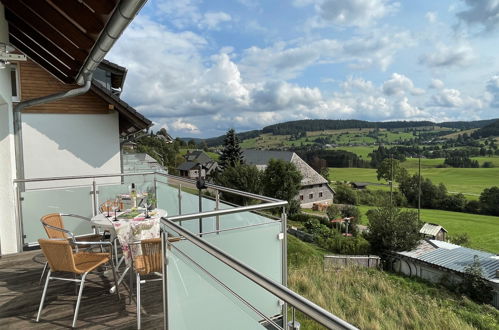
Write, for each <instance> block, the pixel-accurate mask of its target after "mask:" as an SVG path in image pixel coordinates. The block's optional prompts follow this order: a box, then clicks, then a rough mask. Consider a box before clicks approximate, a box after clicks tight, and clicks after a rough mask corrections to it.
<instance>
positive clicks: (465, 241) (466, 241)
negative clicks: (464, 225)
mask: <svg viewBox="0 0 499 330" xmlns="http://www.w3.org/2000/svg"><path fill="white" fill-rule="evenodd" d="M449 241H450V242H451V243H452V244H456V245H461V246H470V243H471V242H470V237H469V236H468V233H458V234H454V235H452V236H449Z"/></svg>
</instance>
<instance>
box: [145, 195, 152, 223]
mask: <svg viewBox="0 0 499 330" xmlns="http://www.w3.org/2000/svg"><path fill="white" fill-rule="evenodd" d="M149 206H151V204H149V203H148V202H147V200H146V201H145V202H144V207H145V208H146V215H145V218H146V219H149V218H150V217H151V216H150V215H149Z"/></svg>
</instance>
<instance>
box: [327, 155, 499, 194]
mask: <svg viewBox="0 0 499 330" xmlns="http://www.w3.org/2000/svg"><path fill="white" fill-rule="evenodd" d="M484 158H486V157H484ZM487 159H490V160H491V161H493V162H494V163H495V162H497V161H499V157H495V158H487ZM441 162H443V160H442V159H422V160H421V175H422V176H423V177H424V178H428V179H430V180H431V181H432V182H433V183H435V184H439V183H443V184H444V185H445V186H446V187H447V190H448V191H449V192H451V193H462V194H464V195H465V196H467V197H470V198H471V199H476V198H477V196H478V195H480V193H482V191H483V190H484V189H485V188H490V187H492V186H499V166H497V167H494V168H450V167H449V168H436V167H435V166H436V165H438V164H441ZM402 166H404V167H405V168H407V170H408V171H409V173H411V174H415V173H417V172H418V160H417V159H415V158H413V159H408V160H407V161H405V162H403V163H402ZM329 178H330V179H331V180H332V181H339V182H343V181H353V182H372V183H386V181H384V180H381V181H378V180H377V178H376V169H373V168H330V169H329ZM473 196H474V197H473Z"/></svg>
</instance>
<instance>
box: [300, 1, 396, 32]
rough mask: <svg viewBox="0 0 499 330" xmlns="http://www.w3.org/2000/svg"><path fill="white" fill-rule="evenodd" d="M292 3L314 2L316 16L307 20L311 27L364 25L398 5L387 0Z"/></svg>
mask: <svg viewBox="0 0 499 330" xmlns="http://www.w3.org/2000/svg"><path fill="white" fill-rule="evenodd" d="M293 4H294V5H295V6H306V5H309V4H314V8H315V11H316V16H315V17H314V18H312V19H311V20H310V22H309V26H310V27H313V28H314V27H315V28H321V27H325V26H328V25H331V24H333V25H337V26H358V27H366V26H369V25H372V24H373V23H374V22H375V21H377V20H379V19H381V18H383V17H384V16H386V15H388V14H390V13H393V12H395V11H396V10H397V9H398V7H399V3H398V2H391V1H388V0H316V1H311V0H295V1H294V2H293Z"/></svg>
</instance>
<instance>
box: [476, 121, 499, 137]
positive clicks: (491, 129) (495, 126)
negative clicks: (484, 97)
mask: <svg viewBox="0 0 499 330" xmlns="http://www.w3.org/2000/svg"><path fill="white" fill-rule="evenodd" d="M471 136H472V137H474V138H486V137H489V136H499V120H497V119H496V120H495V121H494V122H492V123H491V124H489V125H487V126H484V127H482V128H480V129H479V130H477V131H475V132H473V134H472V135H471Z"/></svg>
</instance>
